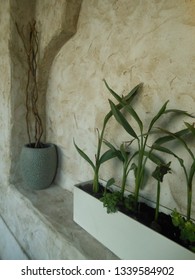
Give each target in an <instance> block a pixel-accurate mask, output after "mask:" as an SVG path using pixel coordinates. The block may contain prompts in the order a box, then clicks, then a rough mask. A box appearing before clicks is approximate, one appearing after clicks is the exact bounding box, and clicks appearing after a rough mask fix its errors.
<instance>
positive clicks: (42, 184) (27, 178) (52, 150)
mask: <svg viewBox="0 0 195 280" xmlns="http://www.w3.org/2000/svg"><path fill="white" fill-rule="evenodd" d="M16 28H17V31H18V34H19V36H20V38H21V41H22V43H23V47H24V51H25V54H26V60H27V67H28V70H27V82H26V89H25V105H26V115H25V119H26V128H27V135H28V144H26V145H24V147H23V148H22V151H21V155H20V167H21V173H22V178H23V180H24V182H25V185H26V186H28V187H30V188H33V189H44V188H47V187H48V186H49V185H50V184H51V183H52V181H53V180H54V177H55V174H56V169H57V150H56V146H55V145H54V144H51V143H43V142H42V136H43V122H42V119H41V115H40V113H39V104H38V102H39V94H40V92H39V88H38V82H37V68H38V64H37V56H38V51H39V45H38V32H37V29H36V21H35V20H33V21H32V22H29V24H28V26H27V32H26V33H25V32H24V30H23V29H20V28H19V26H18V24H17V23H16Z"/></svg>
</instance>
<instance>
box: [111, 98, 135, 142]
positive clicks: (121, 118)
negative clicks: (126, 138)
mask: <svg viewBox="0 0 195 280" xmlns="http://www.w3.org/2000/svg"><path fill="white" fill-rule="evenodd" d="M109 103H110V107H111V110H112V113H113V115H114V117H115V119H116V120H117V122H118V123H120V125H122V127H123V128H124V129H125V130H126V131H127V133H128V134H130V135H131V136H132V137H134V138H138V137H137V135H136V133H135V131H134V130H133V128H132V127H131V126H130V124H129V123H128V121H127V120H126V119H125V117H124V116H123V114H122V113H121V112H120V111H119V110H118V109H117V107H116V106H115V105H114V103H113V102H112V101H111V100H109Z"/></svg>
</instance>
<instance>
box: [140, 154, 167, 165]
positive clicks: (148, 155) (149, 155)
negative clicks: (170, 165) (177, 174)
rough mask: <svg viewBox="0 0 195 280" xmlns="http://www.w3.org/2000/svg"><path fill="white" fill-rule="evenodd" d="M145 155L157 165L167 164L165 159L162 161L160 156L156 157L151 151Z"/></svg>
mask: <svg viewBox="0 0 195 280" xmlns="http://www.w3.org/2000/svg"><path fill="white" fill-rule="evenodd" d="M144 155H145V156H146V157H147V158H149V159H150V160H151V161H152V162H154V163H155V164H157V165H160V164H164V163H165V162H164V161H163V159H161V158H160V157H159V156H157V155H155V154H154V153H152V152H151V151H150V152H148V151H144Z"/></svg>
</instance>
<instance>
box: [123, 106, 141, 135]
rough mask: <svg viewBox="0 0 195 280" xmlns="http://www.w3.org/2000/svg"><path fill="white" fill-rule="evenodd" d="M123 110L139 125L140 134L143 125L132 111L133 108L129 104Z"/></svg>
mask: <svg viewBox="0 0 195 280" xmlns="http://www.w3.org/2000/svg"><path fill="white" fill-rule="evenodd" d="M124 109H125V110H126V111H127V112H129V114H130V115H131V116H132V117H133V118H134V119H135V121H136V122H137V124H138V125H139V128H140V131H141V133H142V131H143V123H142V121H141V119H140V118H139V116H138V114H137V113H136V111H135V110H134V109H133V107H132V106H131V105H130V104H129V105H127V106H125V107H124Z"/></svg>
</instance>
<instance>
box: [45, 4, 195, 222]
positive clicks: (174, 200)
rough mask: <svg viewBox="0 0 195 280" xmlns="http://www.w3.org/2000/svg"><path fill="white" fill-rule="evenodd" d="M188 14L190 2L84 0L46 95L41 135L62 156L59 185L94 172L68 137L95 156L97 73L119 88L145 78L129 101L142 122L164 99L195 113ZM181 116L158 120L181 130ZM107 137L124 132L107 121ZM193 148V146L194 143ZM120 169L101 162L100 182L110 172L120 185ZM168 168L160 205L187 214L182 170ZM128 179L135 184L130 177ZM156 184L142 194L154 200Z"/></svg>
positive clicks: (101, 103) (103, 105) (192, 30)
mask: <svg viewBox="0 0 195 280" xmlns="http://www.w3.org/2000/svg"><path fill="white" fill-rule="evenodd" d="M194 12H195V1H194V0H192V1H190V0H187V1H184V0H170V1H166V0H165V1H163V0H162V1H157V0H152V1H151V0H146V1H141V0H138V1H135V0H124V1H115V0H98V1H96V0H92V1H91V0H84V1H83V4H82V8H81V12H80V17H79V22H78V27H77V33H76V35H75V36H74V37H73V38H72V39H71V40H70V41H69V42H67V43H66V44H65V45H64V46H63V47H62V48H61V50H60V52H59V53H58V54H57V56H56V58H55V60H54V63H53V65H52V69H51V72H50V76H49V84H48V90H47V95H46V96H47V99H46V116H47V120H46V121H47V139H48V140H49V141H51V142H54V143H55V144H57V145H58V147H59V154H60V165H59V170H58V175H57V178H56V183H57V184H59V185H60V186H62V187H63V188H66V189H70V190H72V188H73V185H74V184H75V183H78V182H80V181H83V180H89V179H91V178H92V175H93V172H92V170H91V169H90V167H89V165H88V164H87V163H86V162H85V161H84V160H83V159H82V158H81V157H80V156H79V155H78V153H77V152H76V150H75V148H74V146H73V138H74V139H75V141H76V143H77V144H78V145H79V146H80V147H81V148H82V149H84V151H85V152H87V154H88V155H89V157H90V158H92V159H94V154H95V152H96V143H97V131H96V128H98V129H100V130H101V127H102V122H103V117H104V116H105V114H106V113H107V112H108V110H109V104H108V101H107V100H108V98H110V94H109V93H108V91H107V89H106V88H105V86H104V84H103V82H102V79H103V78H105V79H106V80H107V82H108V84H109V85H110V86H111V87H112V88H113V89H114V90H115V91H116V92H117V93H119V94H126V93H128V92H129V91H130V89H132V88H133V87H134V86H135V85H137V84H138V83H140V82H143V83H144V85H143V90H142V92H141V93H140V96H139V97H138V98H137V100H136V102H135V105H134V106H135V108H136V110H137V112H138V113H139V116H140V117H141V119H142V120H143V122H144V124H147V123H148V121H149V120H150V119H151V118H152V116H154V114H155V113H157V112H158V110H159V109H160V107H161V106H162V105H163V104H164V103H165V102H166V100H168V99H169V105H168V106H169V108H173V107H174V108H177V109H184V110H187V111H189V112H191V113H194V108H195V95H194V91H195V83H194V73H195V72H194V71H195V63H194V62H195V55H194V45H195V20H194V16H193V15H194ZM184 120H185V121H186V120H187V121H191V120H190V119H189V118H179V119H177V121H174V119H172V117H170V119H169V120H168V122H165V120H163V122H162V125H165V124H166V125H168V128H170V129H172V130H173V131H174V130H176V129H179V128H184V124H183V121H184ZM106 139H108V140H112V141H113V143H114V144H115V145H118V146H119V145H120V144H121V142H122V141H124V140H128V139H129V136H128V135H127V134H126V133H125V132H123V130H122V129H121V128H120V127H119V125H117V124H116V122H114V120H112V121H111V122H110V123H109V125H108V127H107V131H106ZM191 148H192V149H193V151H194V148H195V143H194V141H192V144H191ZM177 151H178V152H180V149H178V150H177ZM182 156H184V158H185V155H184V154H183V155H182ZM167 160H168V158H167ZM119 169H120V167H119V168H118V166H117V165H116V163H115V162H114V163H112V164H111V165H110V164H105V166H104V167H103V168H102V169H101V171H100V175H101V177H102V178H103V179H106V180H107V179H109V178H110V177H111V176H113V175H115V179H116V182H118V183H120V176H121V175H120V174H119V172H118V170H119ZM172 169H173V171H172V172H173V175H174V176H173V175H171V174H170V175H167V176H166V178H165V183H164V186H163V188H162V190H161V192H162V198H161V203H162V204H163V205H165V206H168V207H171V208H174V207H177V209H178V210H180V211H181V212H184V213H185V205H186V200H185V199H184V197H186V186H185V183H184V176H183V173H182V172H183V171H182V170H181V169H180V167H179V166H178V164H177V163H174V164H173V165H172ZM175 175H176V176H175ZM129 184H130V185H132V186H133V181H132V180H131V178H130V180H129ZM155 190H156V182H155V181H152V182H150V183H148V184H147V186H146V187H145V188H144V190H143V192H144V193H145V195H146V196H148V197H150V196H151V195H152V196H153V198H155ZM194 203H195V199H194ZM194 203H193V216H194V217H195V212H194V211H195V204H194Z"/></svg>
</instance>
